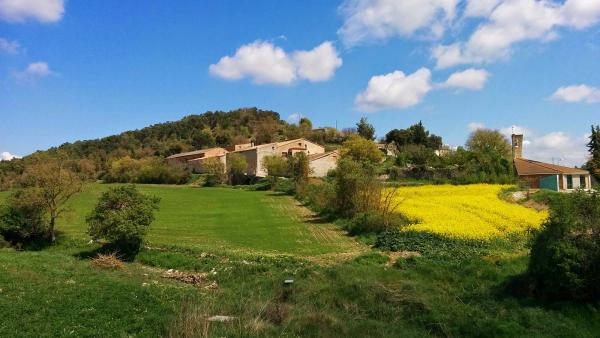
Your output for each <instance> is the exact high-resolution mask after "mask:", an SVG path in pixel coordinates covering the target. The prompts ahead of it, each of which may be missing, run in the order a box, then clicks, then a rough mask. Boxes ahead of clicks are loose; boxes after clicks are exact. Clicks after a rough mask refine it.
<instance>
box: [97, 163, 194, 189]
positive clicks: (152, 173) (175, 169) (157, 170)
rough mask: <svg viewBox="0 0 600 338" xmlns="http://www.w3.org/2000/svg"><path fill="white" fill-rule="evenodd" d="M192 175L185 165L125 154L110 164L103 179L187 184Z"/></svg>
mask: <svg viewBox="0 0 600 338" xmlns="http://www.w3.org/2000/svg"><path fill="white" fill-rule="evenodd" d="M190 177H191V174H190V172H189V171H188V170H187V169H185V168H184V167H183V166H170V165H168V164H167V163H165V162H163V161H162V160H161V159H159V158H145V159H141V160H136V159H132V158H130V157H129V156H125V157H122V158H120V159H117V160H115V161H113V162H112V163H111V164H110V167H109V169H108V171H107V173H106V175H105V176H104V177H103V179H104V181H105V182H109V183H111V182H118V183H143V184H185V183H187V182H188V181H189V180H190Z"/></svg>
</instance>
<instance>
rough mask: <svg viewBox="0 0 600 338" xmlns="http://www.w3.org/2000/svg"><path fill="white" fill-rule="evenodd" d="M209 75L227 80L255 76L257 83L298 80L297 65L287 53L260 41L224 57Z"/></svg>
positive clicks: (286, 82)
mask: <svg viewBox="0 0 600 338" xmlns="http://www.w3.org/2000/svg"><path fill="white" fill-rule="evenodd" d="M209 72H210V73H211V74H212V75H214V76H218V77H221V78H223V79H227V80H239V79H242V78H244V77H251V78H252V79H253V81H254V82H255V83H259V84H262V83H274V84H291V83H292V82H294V81H295V80H296V71H295V67H294V64H293V62H292V61H291V60H290V58H289V57H288V55H287V54H286V53H285V51H284V50H283V49H281V48H279V47H276V46H274V45H273V44H272V43H270V42H261V41H256V42H253V43H251V44H248V45H244V46H242V47H240V48H239V49H238V50H237V51H236V52H235V55H234V56H224V57H222V58H221V59H220V60H219V62H218V63H216V64H212V65H210V67H209Z"/></svg>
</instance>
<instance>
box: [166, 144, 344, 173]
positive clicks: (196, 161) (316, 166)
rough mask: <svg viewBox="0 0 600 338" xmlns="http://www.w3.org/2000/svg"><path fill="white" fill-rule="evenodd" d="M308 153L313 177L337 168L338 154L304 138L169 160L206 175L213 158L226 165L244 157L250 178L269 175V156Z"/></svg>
mask: <svg viewBox="0 0 600 338" xmlns="http://www.w3.org/2000/svg"><path fill="white" fill-rule="evenodd" d="M299 152H302V153H305V154H306V155H307V156H308V159H309V165H310V168H311V176H312V177H323V176H326V175H327V172H329V170H331V169H334V168H335V167H336V166H337V159H338V152H337V151H331V152H325V148H323V147H322V146H320V145H318V144H316V143H314V142H311V141H308V140H306V139H303V138H299V139H295V140H288V141H283V142H273V143H267V144H260V145H254V144H253V143H246V144H237V145H234V146H232V147H230V148H228V149H224V148H210V149H203V150H197V151H191V152H187V153H181V154H175V155H171V156H169V157H167V163H169V164H170V165H185V166H187V167H188V168H189V169H190V170H192V171H193V172H194V173H204V172H205V170H204V167H203V163H204V162H205V161H206V160H207V159H209V158H218V159H219V160H220V161H222V162H223V164H224V165H225V166H226V164H227V157H228V156H231V154H240V155H242V156H244V158H245V159H246V162H247V163H248V168H247V171H246V174H247V175H250V176H256V177H265V176H267V170H266V168H264V166H263V163H262V160H263V158H265V157H267V156H273V155H277V156H281V157H284V158H288V157H292V156H294V154H296V153H299Z"/></svg>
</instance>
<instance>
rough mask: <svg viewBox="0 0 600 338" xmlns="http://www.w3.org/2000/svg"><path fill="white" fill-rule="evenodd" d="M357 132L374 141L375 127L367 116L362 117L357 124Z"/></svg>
mask: <svg viewBox="0 0 600 338" xmlns="http://www.w3.org/2000/svg"><path fill="white" fill-rule="evenodd" d="M356 132H357V133H358V135H360V136H361V137H362V138H364V139H367V140H369V141H372V140H374V139H375V127H373V125H372V124H370V123H369V121H368V120H367V118H366V117H361V118H360V121H359V122H358V123H357V124H356Z"/></svg>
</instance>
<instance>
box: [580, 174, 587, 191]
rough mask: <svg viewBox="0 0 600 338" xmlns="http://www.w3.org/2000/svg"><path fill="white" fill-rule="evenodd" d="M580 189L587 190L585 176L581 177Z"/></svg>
mask: <svg viewBox="0 0 600 338" xmlns="http://www.w3.org/2000/svg"><path fill="white" fill-rule="evenodd" d="M579 187H580V188H581V189H586V188H587V187H586V186H585V176H583V175H582V176H579Z"/></svg>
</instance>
